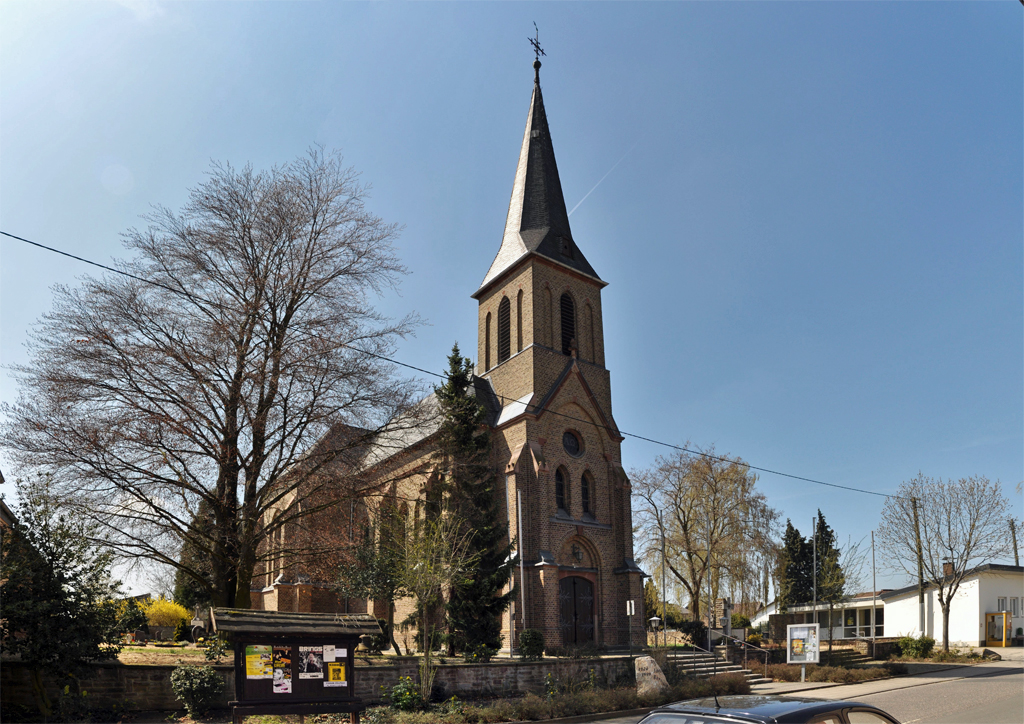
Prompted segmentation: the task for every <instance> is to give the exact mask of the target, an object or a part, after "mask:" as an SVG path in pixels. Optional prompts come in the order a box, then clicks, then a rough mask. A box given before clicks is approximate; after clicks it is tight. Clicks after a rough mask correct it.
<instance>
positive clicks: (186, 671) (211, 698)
mask: <svg viewBox="0 0 1024 724" xmlns="http://www.w3.org/2000/svg"><path fill="white" fill-rule="evenodd" d="M171 691H173V692H174V696H176V697H177V698H178V701H180V702H181V703H182V704H184V706H185V710H186V711H187V712H188V715H189V716H191V717H193V718H194V717H196V716H199V715H202V714H205V713H206V712H208V711H209V710H210V709H211V708H212V707H213V705H214V703H215V702H216V701H217V697H218V696H220V694H221V692H222V691H224V679H222V678H221V676H220V674H218V673H217V672H216V671H214V670H213V669H212V668H210V667H209V666H192V665H191V664H182V665H181V666H178V667H177V668H175V669H174V671H173V672H171Z"/></svg>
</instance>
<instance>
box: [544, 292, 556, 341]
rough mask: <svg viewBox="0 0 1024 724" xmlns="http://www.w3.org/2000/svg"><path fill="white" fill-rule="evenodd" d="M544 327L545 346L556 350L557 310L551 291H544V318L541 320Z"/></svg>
mask: <svg viewBox="0 0 1024 724" xmlns="http://www.w3.org/2000/svg"><path fill="white" fill-rule="evenodd" d="M541 324H542V325H543V326H544V344H546V345H547V346H548V347H551V348H552V349H554V347H555V308H554V307H553V306H552V301H551V289H550V288H546V289H545V290H544V316H543V317H542V318H541Z"/></svg>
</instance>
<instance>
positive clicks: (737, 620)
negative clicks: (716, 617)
mask: <svg viewBox="0 0 1024 724" xmlns="http://www.w3.org/2000/svg"><path fill="white" fill-rule="evenodd" d="M730 622H731V623H732V627H733V628H750V619H749V618H747V617H746V616H744V615H743V614H742V613H734V614H733V615H732V618H731V619H730Z"/></svg>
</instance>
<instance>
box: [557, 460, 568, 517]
mask: <svg viewBox="0 0 1024 724" xmlns="http://www.w3.org/2000/svg"><path fill="white" fill-rule="evenodd" d="M565 492H566V491H565V473H564V472H562V468H558V469H557V470H556V471H555V505H556V506H557V507H558V509H559V510H560V511H562V512H566V511H568V509H569V506H568V505H567V503H566V495H565Z"/></svg>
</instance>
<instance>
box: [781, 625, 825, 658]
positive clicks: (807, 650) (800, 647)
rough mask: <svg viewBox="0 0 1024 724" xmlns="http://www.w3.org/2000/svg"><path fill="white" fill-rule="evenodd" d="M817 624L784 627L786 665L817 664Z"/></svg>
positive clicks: (818, 638) (818, 637)
mask: <svg viewBox="0 0 1024 724" xmlns="http://www.w3.org/2000/svg"><path fill="white" fill-rule="evenodd" d="M819 628H820V626H819V624H816V623H795V624H790V625H789V626H787V627H786V663H787V664H816V663H818V652H819V647H818V642H819V641H820V640H821V638H820V636H819V635H818V634H819Z"/></svg>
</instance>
